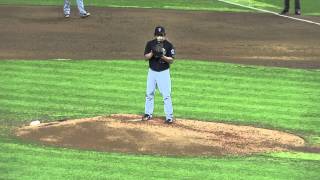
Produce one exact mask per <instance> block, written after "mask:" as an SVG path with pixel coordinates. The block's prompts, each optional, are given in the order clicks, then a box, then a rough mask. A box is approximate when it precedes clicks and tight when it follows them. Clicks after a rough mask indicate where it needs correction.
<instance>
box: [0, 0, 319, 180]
mask: <svg viewBox="0 0 320 180" xmlns="http://www.w3.org/2000/svg"><path fill="white" fill-rule="evenodd" d="M229 1H232V2H237V3H241V4H243V5H249V6H254V7H258V8H262V9H268V10H271V11H274V12H279V11H280V10H281V9H282V3H283V2H282V0H229ZM74 3H75V2H74V1H73V4H74ZM0 4H18V5H58V6H62V4H63V1H61V0H46V1H39V0H27V1H26V0H10V1H9V0H0ZM85 4H86V5H89V6H99V7H143V8H164V9H182V10H183V9H186V10H210V11H211V10H212V11H232V12H248V11H250V10H248V9H244V8H240V7H236V6H232V5H228V4H225V3H222V2H218V1H216V0H163V1H160V2H159V1H158V2H157V3H155V1H150V0H136V1H132V0H91V1H85ZM318 7H320V1H315V0H303V1H302V9H303V14H304V15H320V12H319V9H318ZM171 75H172V82H173V94H172V96H173V104H174V111H175V116H176V117H181V118H193V119H199V120H204V121H219V122H227V123H233V124H246V125H254V126H258V127H264V128H272V129H279V130H283V131H287V132H291V133H295V134H298V135H300V136H302V137H304V138H305V139H306V140H307V142H308V143H310V144H312V145H319V144H320V129H319V127H320V113H319V109H320V103H319V102H320V70H302V69H286V68H271V67H257V66H244V65H235V64H228V63H216V62H203V61H202V62H201V61H184V60H177V62H175V64H173V66H172V68H171ZM146 76H147V64H146V62H144V61H130V60H121V61H117V60H112V61H97V60H95V61H76V60H73V61H48V60H47V61H39V60H35V61H22V60H21V61H0V179H254V180H256V179H319V175H320V173H319V169H320V154H315V153H303V152H282V153H268V154H259V155H252V156H227V157H165V156H147V155H134V154H120V153H119V154H118V153H107V152H94V151H82V150H74V149H65V148H57V147H48V146H42V145H38V144H30V143H27V142H22V141H20V140H18V139H15V138H14V137H12V135H11V133H12V130H13V128H15V127H17V126H20V125H23V124H27V123H29V122H30V121H32V120H41V121H45V122H48V121H54V120H59V119H72V118H81V117H93V116H98V115H108V114H112V113H133V114H142V113H143V110H144V109H143V108H144V96H145V94H144V93H145V85H146ZM155 115H163V107H162V100H161V96H160V95H159V93H157V94H156V109H155Z"/></svg>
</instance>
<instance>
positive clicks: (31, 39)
mask: <svg viewBox="0 0 320 180" xmlns="http://www.w3.org/2000/svg"><path fill="white" fill-rule="evenodd" d="M72 10H73V12H72V16H71V18H69V19H65V18H64V17H63V13H62V6H61V7H60V6H18V7H17V6H6V5H1V6H0V26H1V28H0V37H1V41H0V49H1V51H0V59H102V60H104V59H133V60H135V59H143V52H144V47H145V43H146V41H148V40H150V39H151V38H152V36H153V30H154V27H155V26H157V25H163V26H164V27H166V29H167V35H168V38H169V39H170V41H172V42H173V43H174V44H175V46H176V51H177V59H193V60H209V61H223V62H232V63H242V64H254V65H264V66H281V67H292V68H319V67H320V59H319V57H320V41H319V39H320V26H316V25H313V24H308V23H304V22H298V21H293V20H289V19H286V18H282V17H278V16H274V15H271V14H261V13H222V12H206V11H176V10H159V9H138V8H137V9H134V8H131V9H127V8H97V7H88V10H89V11H90V12H91V13H92V16H91V17H89V18H86V19H81V18H79V16H78V15H77V13H78V12H77V10H76V8H75V7H73V9H72ZM302 18H305V19H310V20H313V21H316V22H320V17H316V16H315V17H305V16H303V17H302Z"/></svg>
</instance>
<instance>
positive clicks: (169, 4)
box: [0, 0, 320, 15]
mask: <svg viewBox="0 0 320 180" xmlns="http://www.w3.org/2000/svg"><path fill="white" fill-rule="evenodd" d="M227 1H229V2H234V3H239V4H242V5H246V6H250V7H256V8H261V9H265V10H271V11H273V12H280V10H282V9H283V1H282V0H227ZM72 2H73V4H75V0H74V1H72ZM84 3H85V5H86V6H100V7H132V8H137V7H140V8H163V9H181V10H209V11H229V12H249V11H252V10H249V9H246V8H241V7H238V6H233V5H229V4H226V3H223V2H219V1H218V0H161V1H156V0H135V1H132V0H90V1H84ZM291 3H292V7H293V6H294V4H293V2H291ZM0 4H18V5H60V6H62V4H63V1H61V0H45V1H44V0H42V1H40V0H27V1H26V0H0ZM301 6H302V12H303V14H304V15H320V10H319V7H320V1H317V0H303V1H302V2H301Z"/></svg>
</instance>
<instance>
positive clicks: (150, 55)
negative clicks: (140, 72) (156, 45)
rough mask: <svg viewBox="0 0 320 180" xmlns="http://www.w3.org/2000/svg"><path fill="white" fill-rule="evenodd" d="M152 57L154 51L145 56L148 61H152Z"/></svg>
mask: <svg viewBox="0 0 320 180" xmlns="http://www.w3.org/2000/svg"><path fill="white" fill-rule="evenodd" d="M152 56H153V53H152V51H150V52H149V53H147V54H145V55H144V57H145V59H146V60H149V59H151V58H152Z"/></svg>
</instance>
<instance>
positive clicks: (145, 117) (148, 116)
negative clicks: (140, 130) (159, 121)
mask: <svg viewBox="0 0 320 180" xmlns="http://www.w3.org/2000/svg"><path fill="white" fill-rule="evenodd" d="M151 118H152V116H151V115H149V114H145V115H143V116H142V121H149V120H151Z"/></svg>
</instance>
